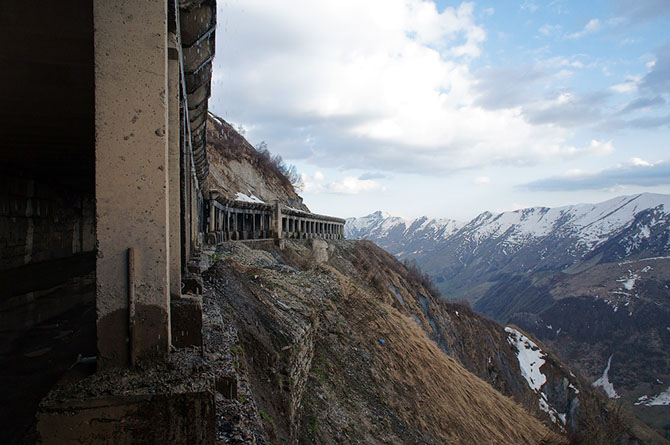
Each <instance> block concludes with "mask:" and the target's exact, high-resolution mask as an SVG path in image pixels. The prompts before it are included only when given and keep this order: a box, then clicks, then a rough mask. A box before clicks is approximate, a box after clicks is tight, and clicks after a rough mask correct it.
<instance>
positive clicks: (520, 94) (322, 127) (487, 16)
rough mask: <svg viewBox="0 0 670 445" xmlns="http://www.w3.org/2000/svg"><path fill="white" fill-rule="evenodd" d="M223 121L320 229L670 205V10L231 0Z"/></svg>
mask: <svg viewBox="0 0 670 445" xmlns="http://www.w3.org/2000/svg"><path fill="white" fill-rule="evenodd" d="M218 5H219V6H218V8H219V10H218V29H217V48H216V49H217V55H216V60H215V72H214V84H213V91H212V99H211V100H210V109H211V110H212V111H213V112H214V113H216V114H217V115H219V116H221V117H223V118H224V119H226V120H228V121H229V122H231V123H233V124H234V125H235V126H236V127H242V128H244V131H245V136H246V137H247V139H248V140H249V142H251V143H252V144H254V145H257V144H258V143H259V142H261V141H265V142H266V143H267V145H268V148H269V149H270V150H271V151H272V152H273V153H278V154H280V155H282V156H283V157H284V159H286V160H287V161H288V162H290V163H292V164H295V165H296V166H297V167H298V170H299V171H300V172H302V174H303V179H304V182H305V188H304V190H303V192H302V195H303V197H304V198H305V202H306V204H307V205H308V206H309V207H310V208H311V209H312V211H315V212H319V213H327V214H333V215H338V216H343V217H349V216H362V215H366V214H368V213H371V212H373V211H375V210H383V211H386V212H389V213H391V214H394V215H399V216H405V217H416V216H420V215H429V216H432V217H445V218H454V219H459V220H467V219H470V218H472V217H474V216H476V215H477V214H478V213H480V212H482V211H484V210H491V211H503V210H513V209H517V208H521V207H527V206H535V205H545V206H558V205H567V204H576V203H581V202H598V201H602V200H605V199H608V198H610V197H614V196H618V195H622V194H633V193H639V192H643V191H648V192H657V193H670V1H668V0H611V1H603V0H590V1H582V0H575V1H568V0H553V1H551V0H546V1H540V0H534V1H532V0H516V1H515V0H505V1H492V0H488V1H474V2H462V3H460V2H449V1H442V0H439V1H422V0H333V1H331V0H319V1H315V0H282V1H270V0H228V1H226V0H221V1H219V2H218Z"/></svg>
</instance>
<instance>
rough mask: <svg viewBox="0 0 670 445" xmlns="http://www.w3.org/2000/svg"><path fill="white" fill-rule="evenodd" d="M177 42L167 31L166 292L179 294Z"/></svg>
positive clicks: (179, 148)
mask: <svg viewBox="0 0 670 445" xmlns="http://www.w3.org/2000/svg"><path fill="white" fill-rule="evenodd" d="M179 76H180V69H179V43H178V42H177V36H176V34H175V33H174V32H169V33H168V95H167V98H168V128H167V136H168V177H169V179H168V182H169V183H168V194H169V199H168V203H169V204H168V209H169V210H168V211H169V215H168V217H169V224H170V295H171V296H172V297H180V296H181V267H182V264H181V256H182V252H181V249H182V243H181V214H180V213H181V212H180V205H181V193H180V188H181V168H180V150H181V147H180V141H181V116H180V112H179V84H180V78H179Z"/></svg>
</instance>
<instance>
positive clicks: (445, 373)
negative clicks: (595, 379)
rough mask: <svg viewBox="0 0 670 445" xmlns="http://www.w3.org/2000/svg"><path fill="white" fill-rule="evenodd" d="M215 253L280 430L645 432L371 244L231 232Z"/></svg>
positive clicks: (397, 435) (278, 435) (359, 435)
mask: <svg viewBox="0 0 670 445" xmlns="http://www.w3.org/2000/svg"><path fill="white" fill-rule="evenodd" d="M216 259H217V260H218V262H217V263H216V265H215V266H214V267H213V268H211V269H210V270H209V272H208V273H207V274H206V275H205V281H206V284H207V287H209V288H210V289H211V293H212V295H215V297H213V298H215V299H216V303H217V304H218V305H219V307H220V308H221V312H222V313H223V314H224V317H225V321H227V322H229V323H231V324H232V325H234V326H235V329H236V330H237V332H238V333H239V338H240V345H241V352H240V355H241V360H240V361H241V363H242V364H241V365H240V366H245V365H246V367H247V369H248V373H249V376H250V386H251V388H252V393H253V394H254V397H255V402H256V404H257V405H258V407H259V412H260V413H261V417H262V419H263V424H264V427H265V431H266V432H267V434H266V436H267V440H268V441H269V442H272V443H543V442H542V441H543V440H544V441H547V442H545V443H554V442H555V441H557V440H560V439H557V436H552V433H550V432H549V430H548V429H546V428H544V427H542V426H541V424H540V421H541V422H542V423H545V424H546V425H547V426H548V427H549V428H550V429H552V430H554V431H556V432H560V431H568V430H571V429H574V428H575V427H576V428H577V430H578V431H579V432H578V434H582V435H589V434H590V435H591V436H590V437H600V438H602V439H603V440H605V438H606V440H607V443H619V442H618V440H624V442H621V443H628V442H625V440H628V438H631V437H646V436H645V434H646V433H645V432H644V429H640V428H638V427H636V426H631V425H633V424H634V422H631V421H630V419H626V420H624V421H622V420H621V416H620V413H618V412H616V410H611V409H610V408H609V407H608V404H607V401H606V400H605V399H604V398H603V397H601V396H599V395H598V394H597V393H596V392H595V391H593V390H591V388H590V387H589V385H585V384H584V383H583V381H581V380H580V379H579V378H578V377H577V376H575V375H573V374H572V373H571V372H570V371H569V369H567V367H566V366H565V365H564V364H562V363H561V362H560V361H559V360H558V359H557V358H556V357H555V356H554V355H553V354H551V353H550V352H548V351H547V350H545V348H544V346H542V344H541V343H537V344H536V343H535V342H534V341H533V340H531V339H530V338H528V337H526V336H524V334H522V333H521V332H519V331H516V330H512V329H508V330H509V332H507V331H506V330H505V329H504V328H503V327H501V326H500V325H498V324H496V323H495V322H493V321H491V320H489V319H486V318H483V317H481V316H479V315H477V314H474V313H472V311H470V310H469V309H468V308H466V307H462V306H458V305H452V304H448V303H444V302H440V301H439V300H437V299H436V298H435V297H434V296H433V295H431V294H430V292H429V291H428V290H427V289H426V287H424V286H423V284H422V277H421V276H420V275H419V274H417V273H416V272H413V271H411V270H408V269H407V268H406V267H405V266H403V265H402V264H400V263H399V262H398V261H397V260H395V259H394V258H393V257H392V256H391V255H389V254H388V253H386V252H384V251H383V250H381V249H379V248H377V247H376V246H374V245H373V244H372V243H366V242H349V241H329V242H325V241H322V240H311V241H302V242H288V243H286V246H285V247H284V248H283V249H279V248H278V247H276V246H274V245H273V244H272V243H253V244H251V243H250V244H242V243H227V244H224V245H223V246H221V248H220V250H219V252H218V253H217V254H216ZM528 356H533V357H535V360H533V364H531V363H529V362H528V361H527V360H526V358H527V357H528ZM473 374H475V375H476V376H478V377H476V376H475V375H473ZM494 388H495V389H497V390H499V391H500V392H501V393H503V394H505V395H507V396H509V397H511V398H513V399H514V400H515V401H516V402H517V403H519V404H521V405H522V406H524V407H526V408H527V410H528V411H530V412H532V413H533V415H534V416H536V417H535V418H534V417H532V416H530V415H529V414H528V411H524V410H523V409H522V408H521V407H520V406H519V405H517V404H516V403H514V402H513V401H512V400H510V399H508V398H506V397H504V396H502V395H501V394H500V393H499V392H497V391H495V390H494ZM536 419H538V420H536ZM625 425H629V426H625ZM643 442H648V443H654V442H653V440H652V439H650V438H649V437H646V439H645V440H643ZM601 443H606V442H601ZM659 443H660V442H659Z"/></svg>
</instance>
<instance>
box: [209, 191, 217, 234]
mask: <svg viewBox="0 0 670 445" xmlns="http://www.w3.org/2000/svg"><path fill="white" fill-rule="evenodd" d="M215 202H216V194H215V192H209V232H215V231H216V205H215V204H214V203H215Z"/></svg>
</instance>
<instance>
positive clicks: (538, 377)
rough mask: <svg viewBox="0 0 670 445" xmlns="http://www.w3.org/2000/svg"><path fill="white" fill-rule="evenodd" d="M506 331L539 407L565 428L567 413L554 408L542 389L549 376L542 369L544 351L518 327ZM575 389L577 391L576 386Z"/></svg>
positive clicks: (506, 328)
mask: <svg viewBox="0 0 670 445" xmlns="http://www.w3.org/2000/svg"><path fill="white" fill-rule="evenodd" d="M505 332H507V334H508V336H507V342H508V343H509V344H510V345H512V346H514V347H515V348H516V350H517V353H516V356H517V359H518V360H519V368H520V369H521V375H522V376H523V377H524V378H525V379H526V382H528V386H530V388H531V389H532V390H533V391H535V393H536V394H537V395H538V406H539V408H540V409H541V410H542V411H544V412H545V413H547V415H548V416H549V418H550V419H551V421H552V422H554V423H555V424H557V425H558V426H559V427H561V429H563V427H562V425H565V422H566V417H567V416H566V414H565V413H559V412H558V411H557V410H556V409H554V408H553V407H552V406H551V405H550V404H549V402H548V401H547V395H546V394H545V393H544V392H542V391H541V389H542V386H543V385H544V384H545V383H546V382H547V376H546V375H544V374H543V373H542V371H540V368H541V367H542V365H544V362H545V360H544V357H545V354H544V352H542V349H540V348H539V347H538V346H537V345H536V344H535V343H534V342H533V341H532V340H530V339H529V338H528V337H526V336H525V335H523V334H522V333H521V332H519V331H517V330H516V329H514V328H510V327H509V326H507V327H505ZM575 391H576V393H577V389H576V388H575ZM559 422H560V423H559ZM561 424H562V425H561Z"/></svg>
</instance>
